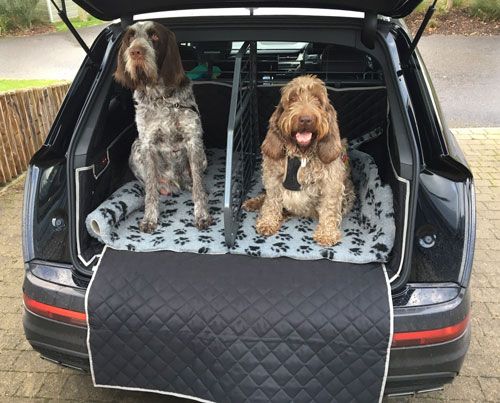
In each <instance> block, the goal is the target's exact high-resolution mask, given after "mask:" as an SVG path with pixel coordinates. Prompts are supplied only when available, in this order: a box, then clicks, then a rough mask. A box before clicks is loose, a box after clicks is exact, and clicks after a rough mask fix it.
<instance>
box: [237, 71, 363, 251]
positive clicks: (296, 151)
mask: <svg viewBox="0 0 500 403" xmlns="http://www.w3.org/2000/svg"><path fill="white" fill-rule="evenodd" d="M261 150H262V181H263V184H264V188H265V193H262V194H261V195H259V196H257V197H255V198H253V199H249V200H247V201H246V202H245V203H244V206H243V207H244V208H245V209H246V210H248V211H256V210H259V209H260V215H259V217H258V219H257V223H256V230H257V232H258V233H259V234H261V235H266V236H268V235H273V234H275V233H276V232H277V231H278V230H279V228H280V226H281V223H282V221H283V218H284V213H287V214H291V215H296V216H300V217H309V218H315V219H316V218H317V219H318V225H317V227H316V230H315V232H314V240H315V241H316V242H317V243H318V244H320V245H323V246H331V245H335V244H336V243H338V242H339V241H340V240H341V237H342V229H341V223H342V217H343V215H345V214H346V213H348V212H349V211H350V210H351V208H352V206H353V204H354V199H355V194H354V187H353V184H352V181H351V178H350V169H349V164H348V160H347V151H346V147H345V143H344V142H342V141H341V139H340V134H339V127H338V124H337V113H336V111H335V109H334V108H333V106H332V105H331V103H330V101H329V99H328V93H327V90H326V87H325V84H324V83H323V81H321V80H320V79H318V78H317V77H315V76H311V75H306V76H301V77H297V78H295V79H294V80H292V81H290V82H289V83H288V84H287V85H286V86H285V87H283V89H282V91H281V100H280V103H279V105H278V106H277V107H276V109H275V111H274V113H273V114H272V116H271V119H270V120H269V130H268V132H267V135H266V138H265V139H264V142H263V143H262V147H261Z"/></svg>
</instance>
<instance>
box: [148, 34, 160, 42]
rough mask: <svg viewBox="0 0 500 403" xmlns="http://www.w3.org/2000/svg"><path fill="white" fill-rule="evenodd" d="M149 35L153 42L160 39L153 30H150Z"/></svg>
mask: <svg viewBox="0 0 500 403" xmlns="http://www.w3.org/2000/svg"><path fill="white" fill-rule="evenodd" d="M149 36H150V38H151V40H152V41H153V42H156V41H158V40H159V39H160V38H159V37H158V35H157V34H156V33H154V32H150V34H149Z"/></svg>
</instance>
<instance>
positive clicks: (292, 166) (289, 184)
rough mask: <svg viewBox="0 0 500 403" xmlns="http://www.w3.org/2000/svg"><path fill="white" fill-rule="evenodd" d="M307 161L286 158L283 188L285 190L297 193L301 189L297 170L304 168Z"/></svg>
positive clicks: (297, 158)
mask: <svg viewBox="0 0 500 403" xmlns="http://www.w3.org/2000/svg"><path fill="white" fill-rule="evenodd" d="M306 162H307V160H306V159H305V158H302V159H301V158H299V157H288V158H287V161H286V175H285V180H284V181H283V187H284V188H285V189H287V190H293V191H298V190H300V189H301V186H300V183H299V181H298V178H297V176H298V174H299V168H300V167H301V166H302V167H304V166H306Z"/></svg>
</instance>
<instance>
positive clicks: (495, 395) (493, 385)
mask: <svg viewBox="0 0 500 403" xmlns="http://www.w3.org/2000/svg"><path fill="white" fill-rule="evenodd" d="M479 384H480V385H481V389H482V391H483V394H484V397H485V399H486V401H488V402H500V379H498V378H487V377H484V378H479Z"/></svg>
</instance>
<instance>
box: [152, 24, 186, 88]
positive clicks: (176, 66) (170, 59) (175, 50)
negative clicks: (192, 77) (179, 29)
mask: <svg viewBox="0 0 500 403" xmlns="http://www.w3.org/2000/svg"><path fill="white" fill-rule="evenodd" d="M158 25H160V24H158ZM160 27H161V28H160V29H158V32H159V46H161V50H162V52H161V53H163V54H162V55H161V56H160V58H161V60H159V61H158V66H159V77H160V78H162V79H163V83H164V84H165V85H166V86H169V87H170V86H172V87H179V86H180V85H181V84H182V82H183V81H184V80H185V79H186V74H185V73H184V68H183V67H182V60H181V55H180V53H179V46H178V45H177V39H176V38H175V34H174V33H173V32H172V31H170V30H169V29H166V28H165V27H163V26H161V25H160Z"/></svg>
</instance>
